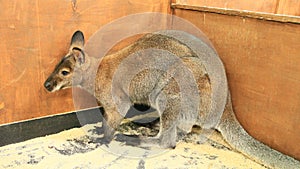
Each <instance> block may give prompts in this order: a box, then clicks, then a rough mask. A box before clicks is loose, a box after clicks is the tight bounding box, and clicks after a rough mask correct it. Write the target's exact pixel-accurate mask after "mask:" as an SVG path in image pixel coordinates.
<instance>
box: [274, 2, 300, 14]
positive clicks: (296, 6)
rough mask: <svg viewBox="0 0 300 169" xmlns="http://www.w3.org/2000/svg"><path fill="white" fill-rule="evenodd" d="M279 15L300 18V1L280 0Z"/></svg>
mask: <svg viewBox="0 0 300 169" xmlns="http://www.w3.org/2000/svg"><path fill="white" fill-rule="evenodd" d="M276 13H277V14H284V15H294V16H300V1H297V0H280V1H279V3H278V8H277V11H276Z"/></svg>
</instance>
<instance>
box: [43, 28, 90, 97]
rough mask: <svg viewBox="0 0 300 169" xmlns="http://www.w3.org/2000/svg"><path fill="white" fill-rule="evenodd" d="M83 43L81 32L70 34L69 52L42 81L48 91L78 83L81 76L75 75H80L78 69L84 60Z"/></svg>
mask: <svg viewBox="0 0 300 169" xmlns="http://www.w3.org/2000/svg"><path fill="white" fill-rule="evenodd" d="M83 45H84V36H83V33H82V32H81V31H76V32H75V33H74V34H73V36H72V39H71V45H70V50H69V52H68V53H67V54H66V55H65V56H64V57H63V58H62V59H61V61H60V62H59V63H58V64H57V65H56V67H55V69H54V71H53V72H52V73H51V75H50V76H49V77H48V79H47V80H46V81H45V83H44V87H45V88H46V89H47V90H48V91H49V92H54V91H57V90H61V89H65V88H70V87H72V86H76V85H79V84H80V82H81V80H82V77H80V76H78V77H77V75H80V71H82V70H81V69H80V68H81V67H82V65H84V64H85V61H86V54H85V53H84V51H83ZM75 74H76V75H75ZM74 76H76V78H74Z"/></svg>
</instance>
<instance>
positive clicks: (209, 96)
mask: <svg viewBox="0 0 300 169" xmlns="http://www.w3.org/2000/svg"><path fill="white" fill-rule="evenodd" d="M184 35H186V34H185V33H182V32H181V34H180V36H177V35H176V32H175V33H174V31H173V32H172V31H170V32H169V33H168V32H166V31H165V32H164V31H161V32H154V33H148V34H145V35H144V36H143V37H141V38H140V39H138V40H137V41H136V42H134V43H133V44H131V45H129V46H127V47H125V48H123V49H121V50H119V51H117V52H115V53H113V54H109V55H106V56H104V57H102V58H101V59H100V61H97V59H95V58H93V57H91V56H88V54H87V53H85V51H84V43H85V42H84V35H83V33H82V32H81V31H76V32H75V33H74V34H73V36H72V39H71V45H70V49H69V52H68V53H67V54H66V55H65V56H64V57H63V58H62V60H61V61H60V62H59V63H58V64H57V65H56V67H55V69H54V71H53V72H52V74H51V75H50V76H49V78H48V79H47V80H46V81H45V83H44V87H45V88H46V89H47V90H48V91H49V92H55V91H58V90H61V89H65V88H70V87H72V86H79V87H82V88H83V89H85V90H87V91H88V92H90V93H91V94H92V95H94V96H95V97H96V99H97V101H98V103H99V105H100V106H102V107H103V108H104V111H105V113H104V119H105V120H103V128H104V137H105V139H106V140H107V142H110V141H111V140H112V139H113V136H114V131H115V129H117V128H118V126H119V125H120V123H121V121H122V119H123V113H126V111H128V109H129V107H130V106H132V105H134V104H142V105H147V106H149V107H153V108H154V109H156V110H157V112H158V114H159V117H160V128H159V133H158V134H157V136H155V137H141V138H140V142H139V144H140V145H157V146H159V147H162V148H174V147H175V146H176V139H177V137H178V135H177V133H178V132H184V133H189V132H191V129H192V127H193V126H199V127H201V128H202V129H204V130H211V129H213V130H217V131H219V132H220V133H221V134H222V136H223V137H224V139H225V140H226V141H227V142H228V143H229V144H230V145H231V146H232V147H233V148H234V149H235V150H237V151H239V152H241V153H243V154H244V155H246V156H247V157H249V158H250V159H253V160H254V161H256V162H259V163H261V164H262V165H264V166H266V167H271V168H288V169H292V168H300V162H299V161H298V160H296V159H294V158H292V157H289V156H287V155H284V154H282V153H280V152H278V151H276V150H274V149H272V148H270V147H268V146H266V145H264V144H263V143H261V142H259V141H257V140H256V139H254V138H253V137H251V136H250V135H249V134H248V133H247V132H246V131H245V130H244V129H243V127H242V126H241V125H240V124H239V122H238V120H237V119H236V117H235V114H234V111H233V108H232V103H231V97H230V92H229V90H228V86H227V79H226V74H225V69H224V67H223V65H222V63H221V64H219V65H218V64H215V63H216V62H215V61H216V60H218V59H219V58H213V57H210V56H206V52H207V53H209V51H210V52H211V51H213V49H212V48H211V47H210V46H209V45H206V43H202V46H201V50H202V53H199V52H197V51H196V50H197V49H195V48H194V49H192V48H191V47H190V46H192V45H193V44H192V42H193V41H196V40H197V38H195V37H193V36H192V35H188V37H189V38H184ZM188 39H192V41H189V40H188ZM198 41H201V40H199V39H198ZM190 42H191V44H189V45H187V44H186V43H190ZM201 42H203V41H201ZM147 49H154V50H153V52H154V54H150V56H148V58H149V59H150V60H151V59H153V60H155V61H154V62H153V63H154V64H156V63H161V62H165V61H166V60H164V59H160V58H161V57H164V56H163V55H164V54H166V55H170V56H172V55H175V56H176V57H177V58H179V59H178V60H175V61H174V62H172V64H169V65H167V66H166V67H168V69H166V71H164V70H162V69H155V68H151V67H148V68H145V69H142V70H141V71H139V72H138V73H136V74H135V75H133V76H131V77H123V81H122V80H120V79H119V80H116V79H115V74H116V73H117V72H118V71H119V69H120V67H122V64H123V63H124V62H127V61H128V60H126V59H128V58H129V57H130V56H134V55H135V54H137V55H136V56H142V55H143V53H139V51H143V50H147ZM161 50H163V51H165V52H163V53H161ZM146 54H147V53H146ZM215 55H216V54H215ZM205 57H206V59H203V58H205ZM138 59H139V58H138V57H137V58H135V59H134V60H136V62H139V61H138ZM167 59H168V58H167ZM219 60H220V59H219ZM127 63H128V65H131V66H132V65H134V62H132V60H129V61H128V62H127ZM170 63H171V62H170ZM178 64H182V65H184V66H185V67H186V68H187V70H188V72H189V73H190V74H191V75H192V76H193V79H194V81H193V82H190V83H191V84H192V83H195V86H196V90H197V92H196V94H195V96H191V100H190V102H191V103H192V104H189V106H191V107H190V108H191V109H192V110H193V111H190V110H184V111H181V109H182V106H183V108H185V109H186V108H189V107H186V106H184V105H182V98H183V97H182V95H183V94H182V92H181V90H182V89H181V87H180V84H179V82H178V81H176V78H175V77H180V75H181V74H180V71H181V69H178V67H177V65H178ZM133 67H134V66H133ZM95 69H96V70H95ZM215 70H219V72H221V74H222V75H220V74H218V73H214V72H213V71H215ZM93 71H97V72H96V76H95V77H87V76H86V75H87V74H88V73H89V72H93ZM130 71H131V69H129V68H128V70H126V68H125V69H122V70H121V72H123V74H122V76H123V75H126V74H130ZM119 72H120V71H119ZM216 72H218V71H216ZM176 74H177V75H178V76H176ZM74 76H76V78H74ZM93 78H95V79H93ZM215 79H217V80H215ZM218 79H219V80H218ZM188 80H189V79H187V80H186V81H188ZM217 81H221V82H222V83H217ZM125 84H126V85H127V86H126V85H125ZM216 85H219V86H217V87H216ZM195 86H192V85H191V86H188V88H193V87H195ZM193 89H194V88H193ZM112 90H114V91H115V93H114V96H112ZM219 91H221V93H218V92H219ZM198 96H199V97H198ZM214 97H215V98H214ZM192 99H194V100H196V101H197V102H198V103H195V101H193V100H192ZM193 104H195V105H193ZM195 111H196V112H195ZM216 112H223V113H222V114H221V115H220V117H215V116H217V114H216ZM204 119H208V120H204Z"/></svg>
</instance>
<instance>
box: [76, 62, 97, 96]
mask: <svg viewBox="0 0 300 169" xmlns="http://www.w3.org/2000/svg"><path fill="white" fill-rule="evenodd" d="M99 62H100V60H99V59H96V58H93V57H87V60H86V64H87V65H86V67H85V69H83V70H82V82H81V84H80V86H81V88H83V89H84V90H86V91H87V92H89V93H90V94H91V95H94V91H95V79H96V73H97V70H98V66H99Z"/></svg>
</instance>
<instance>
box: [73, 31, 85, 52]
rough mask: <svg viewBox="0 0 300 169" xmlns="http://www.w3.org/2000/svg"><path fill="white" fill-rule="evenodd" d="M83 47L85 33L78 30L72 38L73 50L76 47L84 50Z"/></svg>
mask: <svg viewBox="0 0 300 169" xmlns="http://www.w3.org/2000/svg"><path fill="white" fill-rule="evenodd" d="M83 45H84V36H83V33H82V32H81V31H80V30H78V31H76V32H75V33H74V34H73V36H72V39H71V49H73V48H74V47H77V48H79V49H83Z"/></svg>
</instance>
